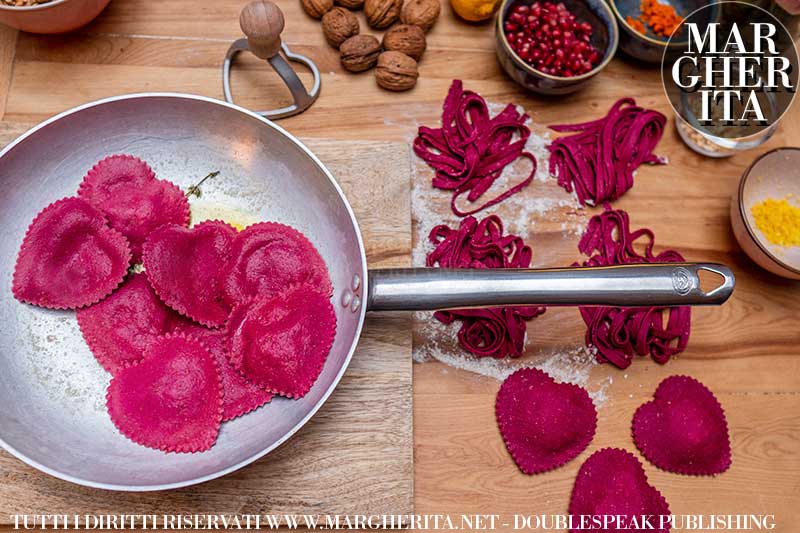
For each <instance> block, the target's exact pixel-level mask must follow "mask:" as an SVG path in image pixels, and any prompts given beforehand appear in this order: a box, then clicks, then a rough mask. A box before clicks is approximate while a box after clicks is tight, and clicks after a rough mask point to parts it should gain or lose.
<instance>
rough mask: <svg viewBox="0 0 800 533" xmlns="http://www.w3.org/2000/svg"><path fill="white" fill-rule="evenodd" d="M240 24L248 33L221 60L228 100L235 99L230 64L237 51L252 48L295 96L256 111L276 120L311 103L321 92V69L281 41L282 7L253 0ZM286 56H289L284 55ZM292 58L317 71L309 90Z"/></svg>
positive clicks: (314, 72) (304, 108)
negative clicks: (286, 102)
mask: <svg viewBox="0 0 800 533" xmlns="http://www.w3.org/2000/svg"><path fill="white" fill-rule="evenodd" d="M239 26H241V28H242V31H243V32H244V34H245V35H246V37H244V38H242V39H237V40H236V41H234V42H233V44H231V46H230V48H228V53H227V54H226V55H225V61H224V62H223V64H222V90H223V92H224V94H225V100H227V101H228V102H230V103H231V104H233V103H235V102H234V101H233V95H232V94H231V66H232V64H233V62H234V59H235V58H236V55H237V54H238V53H239V52H243V51H250V52H252V53H253V54H255V55H256V56H257V57H260V58H261V59H266V60H267V62H269V64H270V65H272V68H273V69H275V72H277V73H278V75H279V76H280V77H281V79H282V80H283V82H284V83H285V84H286V86H287V87H288V88H289V91H290V92H291V93H292V98H293V100H294V103H293V104H292V105H289V106H286V107H281V108H279V109H271V110H269V111H256V113H258V114H259V115H261V116H262V117H265V118H269V119H273V120H277V119H281V118H286V117H291V116H294V115H298V114H300V113H302V112H303V111H305V110H306V109H308V108H309V107H311V104H313V103H314V101H315V100H316V99H317V97H318V96H319V91H320V85H321V81H322V80H321V77H320V75H319V69H318V68H317V65H315V64H314V62H313V61H311V59H309V58H307V57H306V56H304V55H300V54H295V53H293V52H292V51H291V50H289V47H288V46H286V44H285V43H282V42H281V32H282V31H283V26H284V19H283V12H281V10H280V8H279V7H278V6H277V5H275V4H274V3H273V2H270V1H269V0H256V1H255V2H251V3H249V4H247V5H246V6H245V7H244V9H242V13H241V15H240V16H239ZM281 52H283V55H281ZM284 56H286V57H285V58H284ZM287 59H288V61H287ZM289 61H292V62H294V63H300V64H302V65H305V66H307V67H308V68H309V69H310V70H311V73H312V74H313V75H314V84H313V86H312V87H311V91H310V92H309V91H307V90H306V88H305V86H304V85H303V82H302V81H300V78H299V77H298V76H297V73H296V72H295V71H294V69H293V68H292V66H291V65H290V64H289Z"/></svg>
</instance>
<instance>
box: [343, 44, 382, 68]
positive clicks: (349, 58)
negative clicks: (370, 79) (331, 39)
mask: <svg viewBox="0 0 800 533" xmlns="http://www.w3.org/2000/svg"><path fill="white" fill-rule="evenodd" d="M339 52H340V53H341V57H340V60H341V62H342V66H343V67H344V68H346V69H347V70H349V71H350V72H362V71H365V70H369V69H371V68H372V67H374V66H375V63H376V62H377V61H378V55H379V54H380V53H381V43H380V42H378V39H376V38H375V37H373V36H372V35H354V36H353V37H350V38H349V39H347V40H346V41H345V42H343V43H342V44H341V46H339Z"/></svg>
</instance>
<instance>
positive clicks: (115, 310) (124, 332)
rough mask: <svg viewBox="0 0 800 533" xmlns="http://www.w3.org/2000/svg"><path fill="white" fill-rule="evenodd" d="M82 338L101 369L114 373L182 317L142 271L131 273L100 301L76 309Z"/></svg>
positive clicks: (135, 359)
mask: <svg viewBox="0 0 800 533" xmlns="http://www.w3.org/2000/svg"><path fill="white" fill-rule="evenodd" d="M77 317H78V326H80V328H81V332H82V333H83V338H84V339H85V340H86V344H88V345H89V349H90V350H92V354H94V356H95V358H96V359H97V360H98V361H99V362H100V364H101V365H103V368H105V369H106V370H108V371H109V372H111V373H112V374H116V373H117V372H118V371H119V370H120V369H122V368H125V367H127V366H130V365H131V364H133V363H135V362H136V361H138V360H140V359H141V358H142V354H143V353H144V352H145V351H146V350H147V349H148V348H149V347H150V345H151V344H152V343H153V342H155V341H156V339H158V338H159V337H160V336H162V335H165V334H167V333H169V332H170V331H172V329H173V328H174V326H175V324H176V323H178V322H180V321H181V320H186V319H183V318H182V317H180V316H179V315H178V314H177V313H176V312H175V311H173V310H172V309H170V308H169V307H167V306H166V305H164V303H163V302H162V301H161V300H160V299H159V297H158V296H157V295H156V293H155V292H154V291H153V288H152V287H150V283H148V281H147V275H146V274H144V273H141V274H133V275H131V276H129V278H128V279H127V280H125V282H124V283H123V284H122V286H120V287H119V288H118V289H117V290H116V291H114V292H113V293H112V294H111V296H109V297H107V298H105V299H104V300H103V301H101V302H99V303H96V304H94V305H92V306H91V307H85V308H83V309H78V312H77Z"/></svg>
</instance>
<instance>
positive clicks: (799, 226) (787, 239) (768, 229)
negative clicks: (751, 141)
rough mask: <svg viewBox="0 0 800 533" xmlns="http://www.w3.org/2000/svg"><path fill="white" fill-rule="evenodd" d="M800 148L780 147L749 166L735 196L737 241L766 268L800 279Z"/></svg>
mask: <svg viewBox="0 0 800 533" xmlns="http://www.w3.org/2000/svg"><path fill="white" fill-rule="evenodd" d="M798 169H800V148H776V149H774V150H770V151H769V152H766V153H765V154H763V155H761V156H760V157H759V158H758V159H756V160H755V161H754V162H753V164H751V165H750V167H749V168H748V169H747V170H746V171H745V173H744V175H743V176H742V180H741V182H740V183H739V189H738V190H737V192H736V194H734V195H733V199H732V201H731V225H732V227H733V234H734V235H735V236H736V240H737V241H739V245H740V246H741V247H742V249H743V250H744V251H745V253H747V255H749V256H750V258H751V259H752V260H753V261H755V262H756V263H758V264H759V265H760V266H761V267H762V268H765V269H766V270H769V271H770V272H772V273H773V274H777V275H779V276H782V277H784V278H789V279H798V280H800V170H798Z"/></svg>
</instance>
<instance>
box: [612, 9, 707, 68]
mask: <svg viewBox="0 0 800 533" xmlns="http://www.w3.org/2000/svg"><path fill="white" fill-rule="evenodd" d="M659 1H660V2H661V3H663V4H669V5H671V6H672V7H674V8H675V11H676V12H677V13H678V14H679V15H680V16H682V17H686V16H687V15H689V14H690V13H692V12H693V11H696V10H697V9H700V8H701V7H705V6H707V5H709V4H710V5H711V6H712V8H711V9H708V10H705V12H704V14H705V15H706V16H707V20H706V21H698V22H707V23H708V22H714V21H716V20H718V19H719V14H720V9H719V5H718V4H717V3H716V2H715V1H713V0H712V1H709V0H659ZM610 4H611V10H612V11H614V16H615V17H616V18H617V22H618V23H619V49H620V50H622V51H623V52H624V53H625V54H627V55H629V56H630V57H632V58H634V59H638V60H639V61H644V62H646V63H661V58H662V57H663V56H664V51H665V50H666V51H667V55H668V56H669V54H670V52H671V51H674V52H675V53H677V51H678V50H680V49H681V48H684V46H685V44H686V36H681V35H676V38H675V39H674V40H673V41H672V42H671V43H670V44H669V46H667V42H668V41H669V37H662V36H660V35H656V34H655V33H653V31H652V30H651V29H650V28H647V33H646V34H645V35H642V34H641V33H639V32H638V31H636V30H634V29H633V28H632V27H631V25H630V24H628V21H627V20H626V19H627V17H629V16H630V17H632V18H634V19H636V18H639V15H641V13H642V12H641V9H640V5H641V0H610Z"/></svg>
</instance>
